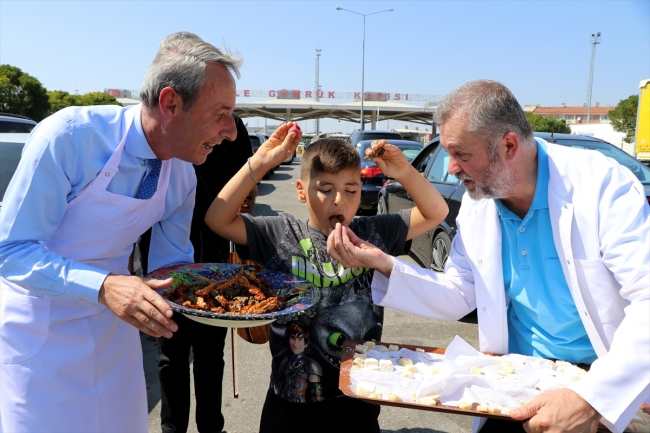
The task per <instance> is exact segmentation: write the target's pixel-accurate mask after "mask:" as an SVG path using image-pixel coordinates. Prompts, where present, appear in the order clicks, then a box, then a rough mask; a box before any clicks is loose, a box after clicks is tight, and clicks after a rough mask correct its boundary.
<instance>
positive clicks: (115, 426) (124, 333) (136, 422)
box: [0, 114, 171, 433]
mask: <svg viewBox="0 0 650 433" xmlns="http://www.w3.org/2000/svg"><path fill="white" fill-rule="evenodd" d="M132 117H133V114H127V115H126V118H125V120H124V122H125V125H126V133H125V134H124V138H123V139H122V141H121V142H120V144H119V146H118V147H117V149H115V152H114V153H113V155H112V156H111V157H110V159H109V160H108V162H107V163H106V165H105V166H104V168H103V169H102V170H101V172H100V173H99V175H98V176H97V177H96V178H95V179H94V180H93V181H92V182H91V183H90V184H89V186H88V187H87V188H85V189H84V190H83V191H82V192H81V193H80V194H79V195H78V196H77V197H76V198H74V199H73V200H72V201H71V202H70V203H68V207H67V210H66V213H65V215H64V217H63V220H62V222H61V224H60V226H59V228H58V229H57V231H56V232H55V233H54V234H53V236H52V238H51V239H50V240H49V241H47V242H43V245H44V246H45V247H46V248H48V249H50V250H52V251H54V252H56V253H58V254H60V255H62V256H65V257H66V258H68V259H72V260H75V261H78V262H81V263H85V264H87V265H91V266H94V267H97V268H99V269H103V270H106V271H109V272H111V273H114V274H122V275H128V270H127V263H128V259H129V255H130V253H131V251H132V248H133V244H134V243H135V242H136V240H137V239H138V237H139V236H140V235H141V234H142V233H144V232H145V231H146V230H147V229H149V228H150V227H151V226H152V225H153V224H155V223H156V222H158V221H159V220H160V218H161V217H162V215H163V211H164V207H165V195H166V192H167V186H168V184H169V172H170V169H171V160H170V161H164V162H163V164H162V168H161V173H160V177H159V180H158V189H157V191H156V193H155V194H154V196H153V197H151V198H150V199H148V200H138V199H135V198H131V197H126V196H122V195H117V194H113V193H111V192H109V191H107V190H106V187H107V186H108V184H109V182H110V181H111V179H113V176H115V174H116V173H117V172H118V169H117V167H118V165H119V163H120V160H121V158H122V151H123V149H124V143H125V141H126V137H127V136H128V131H129V129H130V127H131V125H132V121H133V119H132ZM147 412H148V411H147V394H146V385H145V380H144V371H143V367H142V349H141V346H140V338H139V333H138V330H137V329H136V328H134V327H133V326H131V325H129V324H127V323H126V322H124V321H123V320H121V319H119V318H118V317H117V316H115V315H114V314H113V313H112V312H111V311H110V310H109V309H108V308H106V307H105V306H104V305H103V304H94V303H89V302H85V301H80V300H67V299H47V298H44V297H41V296H39V295H36V294H34V293H33V292H30V291H28V290H26V289H23V288H21V287H20V286H17V285H15V284H12V283H9V282H8V281H6V280H5V279H3V278H1V277H0V431H2V432H7V433H20V432H29V433H34V432H65V433H73V432H80V433H81V432H83V433H89V432H143V433H144V432H147V430H148V415H147Z"/></svg>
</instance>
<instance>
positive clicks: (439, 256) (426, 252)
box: [377, 132, 650, 272]
mask: <svg viewBox="0 0 650 433" xmlns="http://www.w3.org/2000/svg"><path fill="white" fill-rule="evenodd" d="M534 135H535V137H539V138H542V139H544V140H546V141H547V142H549V143H555V144H559V145H562V146H569V147H575V148H579V149H592V150H596V151H598V152H601V153H602V154H604V155H606V156H608V157H610V158H612V159H614V160H616V161H617V162H618V163H619V164H621V165H623V166H625V167H627V168H628V169H630V171H631V172H632V173H633V174H634V175H635V176H636V177H637V178H638V179H639V181H641V184H642V185H643V187H644V188H645V195H646V197H647V200H648V204H650V169H648V167H646V166H645V165H643V164H641V163H640V162H639V161H637V160H636V159H634V158H633V157H632V156H630V155H628V154H627V153H625V152H623V151H622V150H620V149H619V148H617V147H616V146H613V145H611V144H610V143H608V142H606V141H603V140H600V139H598V138H594V137H589V136H584V135H571V134H556V133H548V132H535V133H534ZM448 163H449V154H448V153H447V151H446V150H445V148H444V147H442V146H439V138H438V137H436V138H435V139H433V140H432V141H430V142H429V143H428V144H427V145H426V146H425V148H424V149H423V150H422V152H420V154H418V156H417V157H416V158H415V159H414V160H413V162H412V163H411V164H412V165H413V166H414V167H415V168H416V169H417V170H419V171H421V172H422V173H423V175H424V176H425V177H426V178H427V180H429V182H431V184H432V185H433V186H434V187H435V188H436V189H437V190H438V192H440V194H441V195H442V196H443V197H444V198H445V200H446V201H447V205H448V206H449V215H447V218H446V219H445V220H444V221H443V222H442V223H441V224H440V225H438V226H437V227H435V228H434V229H433V230H430V231H428V232H426V233H424V234H423V235H420V236H418V237H416V238H414V239H413V242H412V245H411V253H412V255H413V256H414V258H415V259H416V260H417V261H419V262H420V264H422V265H423V266H426V267H428V268H430V269H432V270H434V271H439V272H441V271H442V270H444V267H445V263H446V261H447V258H448V257H449V247H450V245H451V241H452V239H453V238H454V236H455V235H456V231H457V227H456V217H457V216H458V210H459V209H460V203H461V199H462V197H463V194H464V193H465V187H464V186H463V184H462V183H461V182H460V181H459V180H458V178H456V176H454V175H453V174H451V173H449V172H448V171H447V167H448ZM413 206H414V203H413V200H412V199H411V196H410V195H409V194H408V193H407V192H406V191H405V190H404V188H403V187H402V185H401V184H400V183H399V182H397V181H395V180H391V179H389V180H388V181H387V182H386V183H385V185H384V187H383V188H382V189H381V191H380V192H379V200H378V206H377V213H387V212H397V211H399V210H400V209H405V208H411V207H413Z"/></svg>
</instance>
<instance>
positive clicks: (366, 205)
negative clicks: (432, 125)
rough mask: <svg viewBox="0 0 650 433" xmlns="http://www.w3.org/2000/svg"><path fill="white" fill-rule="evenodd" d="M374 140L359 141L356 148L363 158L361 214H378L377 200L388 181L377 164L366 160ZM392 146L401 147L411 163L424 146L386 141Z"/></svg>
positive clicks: (415, 142)
mask: <svg viewBox="0 0 650 433" xmlns="http://www.w3.org/2000/svg"><path fill="white" fill-rule="evenodd" d="M373 141H374V140H363V141H359V142H358V143H357V144H356V145H355V148H356V149H357V152H359V156H360V157H361V204H360V205H359V211H361V212H364V211H365V212H368V211H370V212H373V213H374V212H376V211H377V198H378V194H379V190H380V189H381V187H382V185H383V184H384V181H386V176H385V175H384V173H382V172H381V170H379V167H377V164H375V163H374V162H373V161H372V160H371V159H364V157H365V156H366V149H368V148H369V147H370V145H371V144H372V142H373ZM386 141H387V142H389V143H390V144H393V145H395V146H397V147H399V148H400V149H401V150H402V152H404V155H406V158H407V159H408V160H409V162H410V161H413V159H414V158H415V157H416V156H417V155H418V154H419V153H420V152H421V151H422V149H423V148H424V146H423V145H422V144H421V143H418V142H417V141H409V140H391V139H388V140H386Z"/></svg>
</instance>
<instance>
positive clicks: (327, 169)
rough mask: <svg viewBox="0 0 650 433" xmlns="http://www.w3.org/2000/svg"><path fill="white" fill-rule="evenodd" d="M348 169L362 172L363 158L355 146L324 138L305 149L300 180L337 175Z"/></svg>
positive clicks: (343, 141) (342, 141) (336, 139)
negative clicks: (327, 174)
mask: <svg viewBox="0 0 650 433" xmlns="http://www.w3.org/2000/svg"><path fill="white" fill-rule="evenodd" d="M347 169H354V170H361V158H360V157H359V153H358V152H357V150H356V149H355V148H354V146H352V145H351V144H350V143H348V142H347V141H345V140H342V139H340V138H322V139H320V140H317V141H315V142H313V143H312V144H310V145H309V146H308V147H307V149H305V153H303V155H302V162H301V163H300V178H301V179H302V180H307V179H309V178H311V177H313V176H316V175H318V174H319V173H329V174H336V173H339V172H341V171H343V170H347Z"/></svg>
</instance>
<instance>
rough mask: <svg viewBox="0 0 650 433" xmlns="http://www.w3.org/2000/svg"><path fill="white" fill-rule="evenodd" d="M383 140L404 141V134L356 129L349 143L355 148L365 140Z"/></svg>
mask: <svg viewBox="0 0 650 433" xmlns="http://www.w3.org/2000/svg"><path fill="white" fill-rule="evenodd" d="M382 138H384V139H386V140H404V137H402V134H400V133H399V132H397V131H381V130H370V131H369V130H363V131H362V130H360V129H355V130H354V131H352V133H351V134H350V136H349V137H348V138H347V140H348V142H349V143H351V144H352V145H353V146H356V145H357V143H358V142H360V141H363V140H370V141H372V140H381V139H382Z"/></svg>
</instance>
